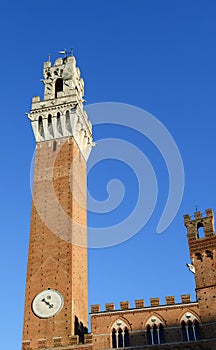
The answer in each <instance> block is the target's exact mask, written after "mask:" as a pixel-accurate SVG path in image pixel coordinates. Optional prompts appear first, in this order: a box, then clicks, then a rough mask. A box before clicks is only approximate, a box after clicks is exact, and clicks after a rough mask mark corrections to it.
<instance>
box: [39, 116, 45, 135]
mask: <svg viewBox="0 0 216 350" xmlns="http://www.w3.org/2000/svg"><path fill="white" fill-rule="evenodd" d="M38 131H39V134H40V135H41V136H44V129H43V119H42V117H41V115H40V117H39V118H38Z"/></svg>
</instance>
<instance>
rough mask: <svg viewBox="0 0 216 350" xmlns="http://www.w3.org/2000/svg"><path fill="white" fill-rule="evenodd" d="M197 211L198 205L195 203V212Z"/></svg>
mask: <svg viewBox="0 0 216 350" xmlns="http://www.w3.org/2000/svg"><path fill="white" fill-rule="evenodd" d="M197 211H198V205H197V204H196V206H195V212H197Z"/></svg>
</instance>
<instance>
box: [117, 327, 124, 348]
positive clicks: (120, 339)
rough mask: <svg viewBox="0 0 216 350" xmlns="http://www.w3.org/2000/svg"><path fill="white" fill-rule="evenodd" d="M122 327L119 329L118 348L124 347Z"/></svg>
mask: <svg viewBox="0 0 216 350" xmlns="http://www.w3.org/2000/svg"><path fill="white" fill-rule="evenodd" d="M122 333H123V332H122V329H121V328H119V329H118V348H123V334H122Z"/></svg>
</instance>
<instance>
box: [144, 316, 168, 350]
mask: <svg viewBox="0 0 216 350" xmlns="http://www.w3.org/2000/svg"><path fill="white" fill-rule="evenodd" d="M146 329H147V332H146V333H147V343H148V345H154V344H163V343H164V342H165V337H164V326H163V324H162V323H161V320H160V319H159V318H158V317H157V316H151V318H150V319H149V320H148V323H147V327H146Z"/></svg>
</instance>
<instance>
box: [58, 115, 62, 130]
mask: <svg viewBox="0 0 216 350" xmlns="http://www.w3.org/2000/svg"><path fill="white" fill-rule="evenodd" d="M57 131H58V133H59V134H61V135H62V126H61V118H60V113H59V112H58V113H57Z"/></svg>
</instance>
